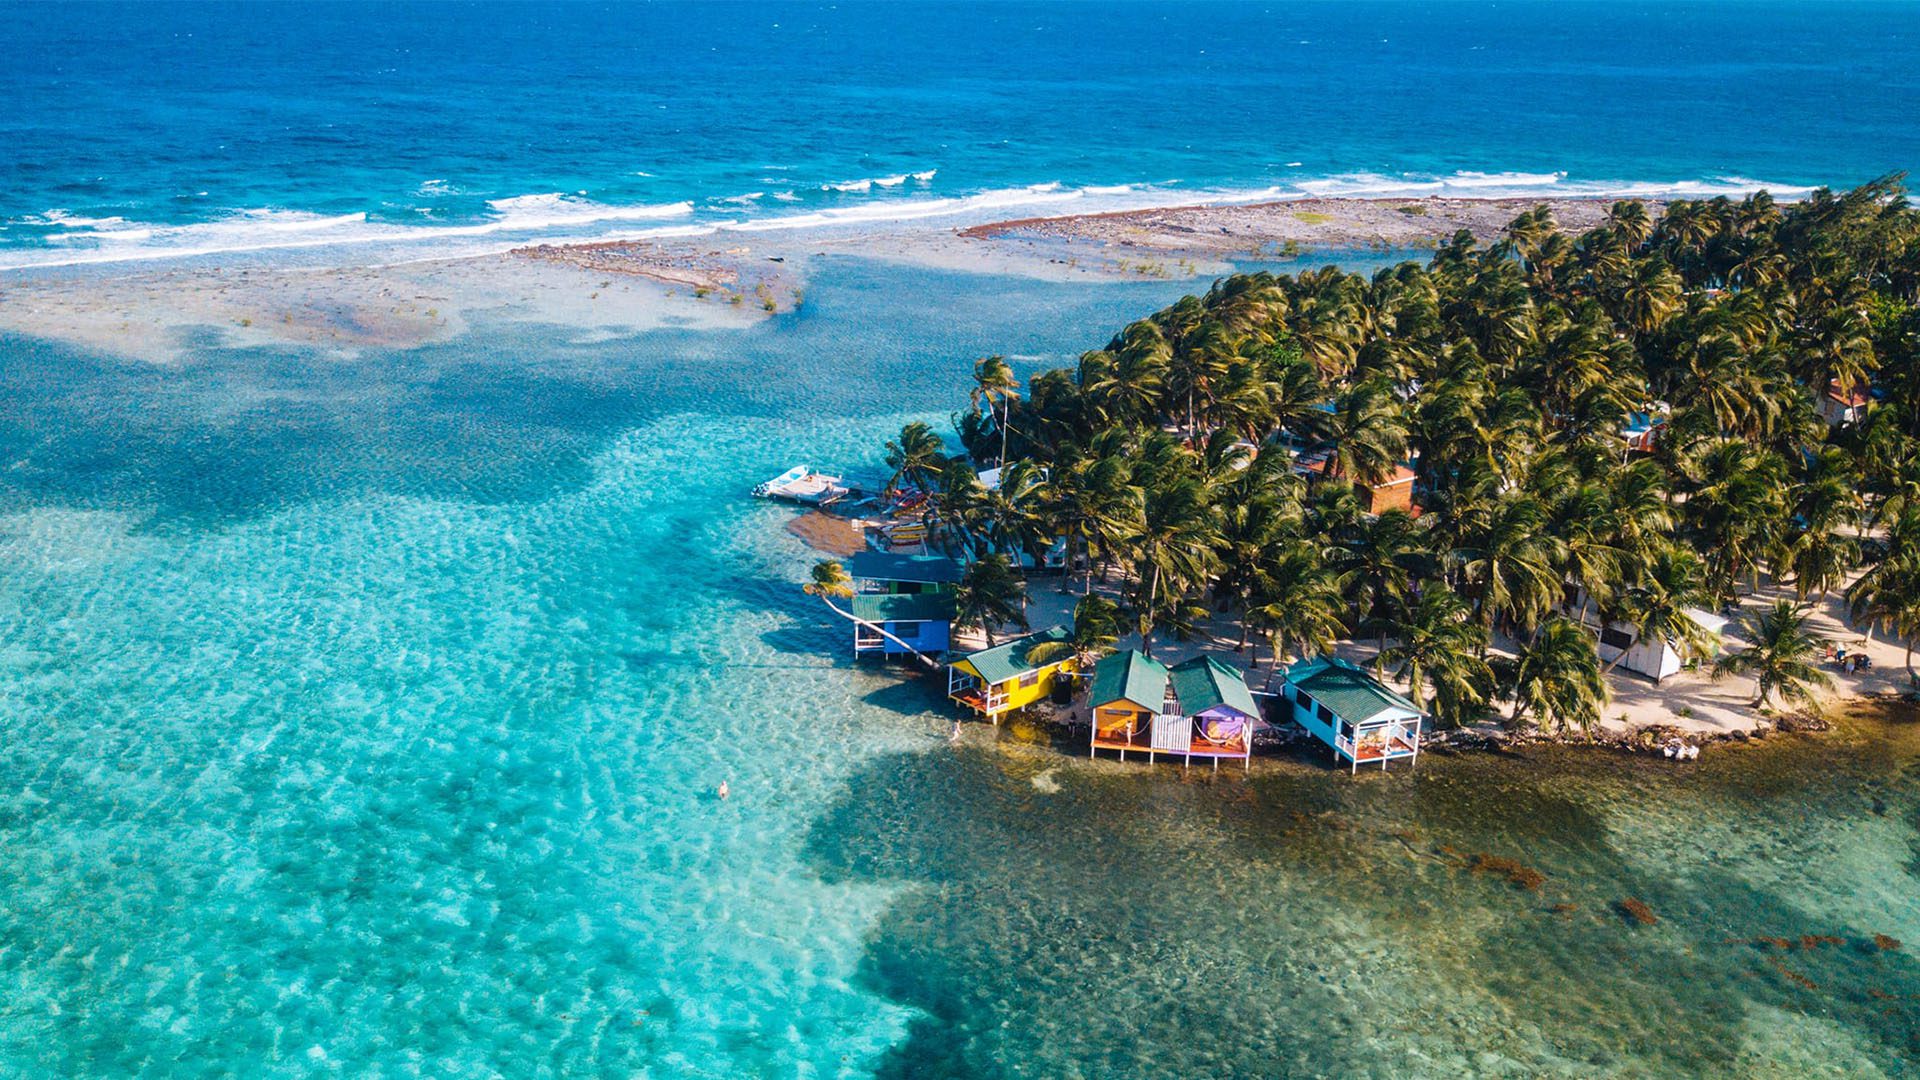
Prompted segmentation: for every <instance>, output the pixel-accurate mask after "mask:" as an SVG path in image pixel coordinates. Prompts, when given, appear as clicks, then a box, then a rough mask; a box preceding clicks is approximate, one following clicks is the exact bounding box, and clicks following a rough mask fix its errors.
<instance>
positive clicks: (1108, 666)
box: [1087, 649, 1260, 769]
mask: <svg viewBox="0 0 1920 1080" xmlns="http://www.w3.org/2000/svg"><path fill="white" fill-rule="evenodd" d="M1087 704H1088V707H1089V708H1090V709H1091V711H1092V714H1093V732H1092V737H1091V739H1090V740H1089V745H1088V748H1087V754H1088V756H1093V755H1095V754H1097V753H1098V752H1099V751H1101V750H1116V751H1118V752H1119V754H1120V760H1122V761H1125V760H1126V758H1127V751H1129V750H1132V751H1134V752H1135V753H1145V754H1146V755H1147V760H1148V761H1149V762H1152V761H1157V760H1158V759H1159V757H1160V755H1163V754H1165V755H1169V756H1174V757H1178V758H1179V759H1180V760H1181V763H1182V764H1188V765H1190V764H1192V763H1193V759H1194V758H1196V757H1197V758H1201V759H1203V760H1207V759H1210V760H1212V762H1213V766H1214V768H1215V769H1218V768H1219V767H1220V762H1221V760H1222V759H1226V760H1233V759H1236V758H1237V759H1239V760H1240V761H1241V762H1242V765H1243V767H1246V768H1251V767H1252V757H1253V727H1254V724H1255V723H1256V722H1257V721H1258V720H1259V717H1260V707H1259V705H1257V704H1256V703H1255V702H1254V700H1253V694H1252V693H1251V692H1250V691H1249V690H1248V689H1247V682H1246V679H1245V678H1243V677H1242V676H1241V674H1240V672H1238V671H1236V670H1234V669H1233V668H1232V667H1230V666H1228V665H1226V664H1223V663H1221V662H1220V661H1218V660H1215V659H1214V658H1213V657H1211V656H1196V657H1194V658H1193V659H1191V660H1188V661H1185V662H1184V663H1180V664H1175V665H1174V666H1173V667H1168V666H1167V665H1165V664H1162V663H1161V662H1160V661H1158V660H1155V659H1153V658H1152V657H1150V656H1148V655H1146V654H1145V653H1143V652H1140V651H1139V650H1138V649H1128V650H1126V651H1124V652H1118V653H1114V654H1113V655H1112V656H1108V657H1105V658H1103V659H1102V660H1101V661H1100V662H1099V663H1098V664H1096V665H1094V669H1093V685H1092V688H1091V689H1090V690H1089V692H1088V697H1087Z"/></svg>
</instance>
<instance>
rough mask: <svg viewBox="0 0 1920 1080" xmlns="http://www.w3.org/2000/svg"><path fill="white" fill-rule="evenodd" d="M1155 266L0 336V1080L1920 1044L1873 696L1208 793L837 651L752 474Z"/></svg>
mask: <svg viewBox="0 0 1920 1080" xmlns="http://www.w3.org/2000/svg"><path fill="white" fill-rule="evenodd" d="M1179 288H1180V286H1179V285H1177V284H1167V283H1141V284H1104V285H1073V286H1067V285H1048V284H1041V283H1035V282H1031V281H1024V280H1021V281H1016V280H1009V279H1000V278H994V277H984V276H981V277H970V276H956V275H946V274H936V273H928V272H917V271H902V270H900V269H898V268H880V267H876V266H873V265H870V264H867V263H864V262H860V261H857V260H828V261H827V262H826V263H825V264H824V266H823V272H822V274H821V276H820V277H819V278H818V279H817V280H816V281H814V282H813V283H812V285H811V287H810V290H809V297H810V299H809V302H808V304H807V305H806V307H805V308H803V309H802V311H801V313H799V314H796V315H788V316H782V317H780V318H778V319H774V320H770V321H768V322H766V323H763V324H760V325H758V326H755V327H753V328H751V329H743V330H730V331H700V332H693V331H670V332H656V333H649V334H645V335H641V336H637V337H632V338H626V339H621V340H615V341H608V342H600V343H596V344H592V345H579V344H569V343H568V341H569V338H570V336H571V335H569V334H568V333H567V332H566V331H564V330H563V329H559V328H546V327H538V326H525V325H514V324H493V325H485V326H481V327H479V328H477V329H476V330H475V331H474V332H473V333H472V334H470V335H469V336H467V337H464V338H461V339H459V340H456V341H454V342H451V343H448V344H446V345H440V346H434V347H431V348H426V349H420V350H414V351H411V352H405V353H395V354H385V355H368V356H366V357H364V358H361V359H359V360H354V361H340V360H333V359H325V358H319V357H313V356H303V355H299V354H294V353H279V352H269V351H233V350H220V349H206V350H201V351H199V352H197V353H195V354H194V355H193V357H192V358H191V359H189V360H187V361H185V362H183V363H182V364H181V365H180V366H177V367H165V368H161V367H154V366H151V365H147V364H142V363H137V362H131V361H124V362H123V361H118V360H110V359H100V358H88V357H83V356H78V355H75V354H72V353H69V352H65V351H62V350H59V349H56V348H54V347H52V346H48V345H45V344H41V343H36V342H31V341H24V340H18V339H15V340H8V341H5V342H0V387H3V388H4V391H5V392H4V393H0V461H4V462H6V468H5V470H4V471H0V491H3V492H4V502H3V503H0V505H3V506H4V514H3V515H0V745H4V746H5V747H6V753H5V755H4V756H0V770H3V771H0V793H4V794H3V795H0V850H4V851H5V852H6V857H5V858H4V859H0V987H4V994H0V1074H7V1075H48V1074H58V1075H84V1076H123V1075H145V1076H180V1075H239V1076H254V1075H283V1076H318V1075H351V1076H365V1075H396V1076H400V1075H431V1076H515V1077H518V1076H542V1075H548V1076H561V1075H566V1076H600V1075H605V1076H653V1077H734V1076H744V1075H756V1076H758V1075H765V1076H869V1075H881V1076H889V1077H924V1076H953V1077H1001V1076H1036V1077H1061V1076H1067V1077H1071V1076H1079V1077H1089V1078H1091V1077H1101V1078H1105V1077H1127V1076H1141V1077H1149V1076H1168V1075H1190V1076H1199V1075H1208V1076H1248V1077H1254V1076H1259V1077H1270V1076H1280V1075H1303V1076H1369V1075H1371V1076H1407V1075H1428V1076H1456V1075H1469V1074H1471V1075H1498V1076H1540V1075H1556V1076H1598V1075H1605V1076H1614V1075H1620V1076H1681V1075H1706V1076H1725V1077H1751V1076H1780V1077H1787V1076H1796V1077H1797V1076H1809V1075H1830V1076H1874V1075H1884V1076H1908V1075H1914V1073H1915V1066H1914V1062H1915V1061H1916V1060H1920V963H1917V962H1916V952H1915V950H1916V949H1917V948H1920V905H1916V904H1915V903H1914V902H1913V897H1914V896H1915V895H1916V891H1915V888H1916V884H1920V880H1917V878H1920V726H1916V725H1915V724H1914V723H1912V722H1908V723H1906V724H1904V725H1891V726H1890V725H1886V724H1881V723H1877V722H1864V721H1863V722H1861V723H1860V724H1859V725H1857V726H1855V727H1852V728H1849V729H1848V730H1846V731H1844V732H1842V733H1841V734H1839V735H1836V736H1833V737H1830V738H1827V739H1824V740H1818V741H1812V740H1809V741H1796V742H1786V741H1778V742H1776V743H1775V744H1772V745H1770V746H1768V747H1767V748H1765V749H1749V750H1741V751H1734V750H1723V751H1717V752H1710V753H1709V754H1708V755H1707V756H1706V757H1705V758H1704V759H1703V761H1702V763H1701V764H1700V765H1699V766H1698V767H1697V768H1686V769H1678V768H1675V767H1674V766H1672V765H1670V764H1668V763H1665V762H1659V761H1656V760H1653V759H1633V760H1629V759H1623V758H1617V757H1613V756H1610V755H1603V754H1591V753H1589V754H1582V753H1579V752H1542V753H1539V754H1536V755H1533V756H1530V757H1516V758H1497V757H1491V756H1469V757H1461V758H1451V759H1450V758H1446V757H1443V756H1438V755H1428V756H1425V757H1423V759H1422V763H1421V766H1420V771H1419V772H1418V774H1415V775H1409V774H1406V773H1403V772H1395V773H1392V774H1387V775H1385V776H1382V775H1379V774H1369V775H1364V776H1361V777H1359V778H1357V779H1356V778H1353V777H1349V776H1347V775H1346V774H1344V773H1338V772H1335V771H1332V770H1329V769H1327V768H1326V766H1325V764H1324V763H1323V762H1322V761H1320V760H1319V759H1318V758H1317V757H1306V758H1300V759H1293V758H1280V759H1273V760H1263V761H1262V762H1261V763H1260V764H1259V766H1258V767H1257V768H1256V769H1255V770H1254V772H1253V774H1252V776H1251V777H1250V778H1243V777H1240V776H1238V775H1229V774H1223V775H1222V776H1221V777H1220V778H1219V779H1218V780H1215V779H1212V778H1211V777H1209V776H1208V775H1207V774H1205V773H1201V772H1196V773H1194V774H1192V775H1191V776H1183V775H1182V774H1181V773H1179V772H1178V771H1176V770H1173V769H1170V768H1169V769H1147V768H1140V767H1137V766H1121V765H1118V764H1117V763H1112V762H1102V763H1094V764H1089V763H1087V762H1086V761H1085V760H1084V759H1083V758H1081V757H1080V756H1079V751H1078V750H1077V749H1076V748H1074V747H1072V746H1065V747H1060V748H1057V749H1056V748H1052V747H1049V746H1047V745H1045V743H1046V739H1045V737H1044V735H1042V734H1041V733H1036V732H1030V731H1024V730H1019V729H1011V730H1009V731H1007V732H1006V733H1005V734H1004V735H1003V736H1001V737H999V738H995V737H994V736H993V735H992V734H991V733H989V732H988V731H987V730H986V729H977V730H974V731H972V732H970V734H969V737H968V738H967V739H966V740H964V741H963V743H962V744H961V745H960V746H959V747H954V746H951V745H949V744H948V743H947V741H946V731H947V725H948V713H947V711H946V709H945V708H944V706H943V704H942V702H941V701H940V695H939V693H938V689H937V687H934V686H932V685H930V684H928V683H927V682H923V681H919V680H914V679H910V678H903V677H900V676H899V675H897V674H893V673H887V672H884V671H879V670H869V669H855V668H851V667H849V666H847V665H846V664H845V663H844V662H843V661H842V660H841V659H840V658H839V654H838V650H839V649H840V648H841V646H842V645H843V644H844V635H843V634H842V633H841V631H840V629H839V627H838V626H836V625H833V623H832V622H831V621H830V620H828V619H827V618H825V617H823V615H822V613H821V612H820V611H819V610H818V608H817V607H816V606H815V605H814V603H813V602H812V601H810V600H808V599H806V598H805V597H803V596H801V595H800V594H799V592H798V589H797V584H798V582H799V581H800V580H801V579H802V577H803V576H804V574H805V570H806V567H807V566H808V565H809V562H810V559H811V556H810V555H809V554H808V553H807V552H806V551H805V550H804V549H803V548H802V547H801V546H800V545H799V544H798V542H797V541H795V540H794V539H792V538H791V537H790V536H788V535H787V534H786V533H785V532H784V530H783V528H782V526H783V525H784V523H785V522H786V521H787V519H788V517H789V514H788V512H787V511H784V510H782V509H780V508H778V507H774V506H771V505H768V504H765V503H760V502H756V501H754V500H751V499H748V498H746V497H744V491H745V489H746V488H747V487H748V486H749V485H750V484H751V483H752V482H753V481H755V480H758V479H762V478H764V477H765V476H767V475H770V474H772V473H773V472H775V471H777V470H778V469H779V468H782V467H784V466H785V465H786V464H787V463H789V462H791V461H793V460H797V459H800V458H808V459H811V460H814V461H817V462H822V463H825V462H832V463H852V464H868V465H871V464H875V463H876V461H875V459H876V457H877V454H876V450H877V447H878V442H879V439H880V438H881V437H882V436H884V435H885V434H886V433H888V432H890V431H894V430H897V429H898V426H899V425H900V423H901V422H903V421H904V420H905V419H908V418H910V417H924V416H929V414H928V413H927V411H926V410H927V407H928V406H929V405H932V404H936V403H942V404H943V403H946V402H957V401H960V400H964V390H963V386H964V380H965V378H966V375H967V372H968V370H969V368H968V365H967V364H966V363H965V361H966V360H967V359H968V358H969V357H971V356H973V355H975V354H977V353H979V352H982V351H985V350H986V349H988V348H990V347H994V346H998V347H1001V348H1006V347H1008V343H1013V344H1014V345H1016V346H1017V347H1018V348H1019V349H1020V350H1021V355H1022V357H1023V359H1022V361H1021V362H1022V363H1023V364H1038V363H1044V362H1061V361H1063V360H1064V359H1065V358H1066V357H1068V356H1070V355H1072V354H1073V353H1075V352H1077V351H1078V350H1079V349H1080V348H1081V347H1083V346H1084V345H1086V344H1088V343H1089V341H1090V340H1098V339H1099V338H1101V337H1104V334H1105V331H1106V328H1108V327H1111V326H1113V325H1115V324H1116V323H1118V322H1119V321H1120V320H1121V319H1123V318H1124V317H1125V316H1127V315H1129V314H1132V313H1135V312H1138V311H1141V310H1148V309H1151V308H1153V307H1155V306H1158V305H1159V304H1161V303H1164V302H1165V301H1166V300H1167V299H1168V298H1169V297H1170V295H1171V294H1172V293H1173V292H1175V291H1177V290H1178V289H1179ZM931 418H933V419H938V416H937V415H933V416H932V417H931ZM722 779H724V780H727V781H728V782H729V784H730V787H731V792H732V794H731V798H730V799H728V800H726V801H724V802H722V801H719V800H718V799H716V798H715V797H714V794H713V792H714V788H715V786H716V785H717V784H718V783H719V781H721V780H722ZM1476 854H1488V855H1493V856H1498V857H1501V858H1507V859H1513V860H1517V861H1519V862H1521V863H1524V864H1526V865H1528V866H1532V867H1535V868H1537V869H1538V870H1539V871H1540V872H1541V873H1542V874H1544V875H1545V881H1544V883H1543V884H1542V885H1541V886H1540V888H1539V889H1538V890H1537V891H1530V890H1528V889H1526V888H1522V887H1518V886H1516V885H1515V884H1513V883H1511V882H1510V881H1508V880H1507V879H1506V878H1504V877H1501V876H1499V875H1498V874H1489V873H1484V872H1475V871H1473V870H1472V869H1470V866H1469V864H1470V860H1471V859H1472V858H1473V857H1474V856H1475V855H1476ZM1628 897H1637V898H1639V899H1642V900H1644V901H1645V902H1646V903H1647V904H1648V905H1650V906H1651V908H1652V909H1653V910H1654V911H1655V912H1656V913H1657V914H1658V916H1659V918H1660V920H1661V921H1660V922H1659V923H1658V924H1657V925H1654V926H1639V925H1636V924H1633V923H1631V922H1630V921H1629V920H1627V919H1625V918H1623V917H1622V916H1621V915H1620V913H1619V912H1618V910H1617V909H1616V908H1615V907H1614V905H1615V904H1616V903H1617V902H1618V901H1620V900H1622V899H1625V898H1628ZM1562 905H1570V907H1563V906H1562ZM1875 934H1884V935H1888V936H1890V937H1891V938H1893V939H1898V940H1899V941H1900V942H1901V945H1900V946H1899V947H1897V948H1890V949H1882V948H1880V947H1879V946H1877V945H1875V944H1873V935H1875ZM1802 935H1822V936H1829V935H1830V936H1832V937H1833V938H1835V939H1837V942H1836V943H1832V944H1826V943H1818V942H1817V943H1815V944H1813V945H1812V946H1810V947H1807V948H1794V949H1791V950H1783V949H1780V948H1778V947H1777V946H1774V945H1770V944H1766V943H1764V942H1761V943H1758V944H1756V942H1758V941H1759V939H1761V938H1779V939H1782V940H1789V939H1791V940H1793V941H1795V942H1797V941H1798V940H1799V938H1800V937H1801V936H1802ZM1803 980H1804V982H1803Z"/></svg>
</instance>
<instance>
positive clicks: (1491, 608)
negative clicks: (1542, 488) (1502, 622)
mask: <svg viewBox="0 0 1920 1080" xmlns="http://www.w3.org/2000/svg"><path fill="white" fill-rule="evenodd" d="M1546 522H1547V513H1546V508H1545V507H1543V506H1541V505H1540V501H1539V500H1538V499H1535V498H1534V497H1532V496H1531V495H1524V494H1515V495H1508V496H1504V497H1502V498H1499V499H1496V500H1495V501H1494V502H1493V504H1492V505H1491V506H1490V507H1489V508H1488V511H1487V513H1486V515H1485V517H1484V518H1482V519H1481V520H1480V521H1479V522H1478V523H1477V524H1476V525H1475V526H1474V527H1473V528H1472V529H1471V530H1470V531H1469V532H1468V534H1467V535H1466V537H1465V545H1464V546H1463V547H1461V548H1460V549H1459V550H1457V551H1456V552H1455V553H1454V557H1455V558H1456V559H1457V560H1458V561H1459V567H1460V579H1461V581H1462V582H1464V583H1465V585H1466V587H1467V589H1468V590H1469V592H1470V593H1471V595H1472V596H1473V603H1474V609H1475V611H1476V613H1477V614H1478V615H1479V617H1480V624H1481V625H1482V626H1485V627H1488V628H1491V627H1492V626H1493V624H1494V620H1495V618H1496V617H1499V618H1504V619H1506V620H1507V621H1508V622H1509V623H1511V624H1512V625H1513V626H1514V627H1515V628H1516V629H1519V630H1520V631H1522V632H1525V631H1527V630H1531V629H1532V628H1533V627H1534V626H1535V625H1536V624H1537V623H1538V622H1539V621H1540V619H1541V618H1542V617H1543V616H1545V615H1546V613H1547V612H1548V611H1550V610H1552V609H1553V607H1554V605H1555V604H1557V603H1559V602H1560V599H1561V594H1562V593H1563V592H1565V590H1566V583H1565V580H1564V579H1563V578H1562V577H1561V576H1560V574H1559V572H1558V570H1557V568H1558V567H1559V566H1560V565H1561V564H1562V563H1563V562H1564V561H1565V558H1566V544H1565V543H1564V542H1563V541H1561V540H1560V539H1558V538H1557V537H1555V536H1553V535H1552V534H1550V533H1548V532H1547V531H1546V529H1545V526H1546Z"/></svg>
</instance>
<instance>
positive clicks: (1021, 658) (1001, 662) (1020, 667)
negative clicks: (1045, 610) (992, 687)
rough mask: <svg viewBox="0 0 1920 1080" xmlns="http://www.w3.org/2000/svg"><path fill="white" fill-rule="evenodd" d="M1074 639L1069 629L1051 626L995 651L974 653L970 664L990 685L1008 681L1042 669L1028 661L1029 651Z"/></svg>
mask: <svg viewBox="0 0 1920 1080" xmlns="http://www.w3.org/2000/svg"><path fill="white" fill-rule="evenodd" d="M1072 640H1073V632H1072V631H1070V630H1068V629H1067V628H1066V627H1064V626H1049V627H1047V628H1046V629H1045V630H1040V631H1037V632H1035V633H1031V634H1028V635H1027V636H1026V637H1019V638H1014V639H1013V640H1012V641H1008V642H1003V643H1001V644H999V645H995V646H994V647H993V648H991V649H982V650H980V651H979V652H977V653H970V654H968V655H967V657H966V661H967V663H969V664H971V665H973V670H975V671H977V672H979V673H980V678H981V679H982V680H983V681H985V682H987V683H988V684H992V683H998V682H1006V681H1007V680H1008V679H1015V678H1019V677H1020V676H1022V675H1025V674H1026V673H1027V672H1029V671H1032V670H1033V669H1034V668H1035V667H1036V666H1038V665H1035V664H1031V663H1028V662H1027V650H1028V649H1031V648H1033V647H1034V646H1035V645H1038V644H1040V643H1042V642H1046V641H1072ZM1048 663H1050V664H1057V663H1059V661H1058V660H1050V661H1048Z"/></svg>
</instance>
